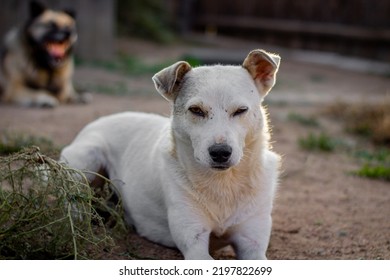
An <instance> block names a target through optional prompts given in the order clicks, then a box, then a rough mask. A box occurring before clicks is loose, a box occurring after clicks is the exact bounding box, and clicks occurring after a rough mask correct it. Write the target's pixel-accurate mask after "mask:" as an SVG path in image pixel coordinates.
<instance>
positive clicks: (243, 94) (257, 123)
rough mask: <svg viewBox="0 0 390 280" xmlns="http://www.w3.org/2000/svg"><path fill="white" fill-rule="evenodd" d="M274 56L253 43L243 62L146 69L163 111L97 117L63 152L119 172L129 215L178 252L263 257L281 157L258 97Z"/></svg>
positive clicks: (77, 161)
mask: <svg viewBox="0 0 390 280" xmlns="http://www.w3.org/2000/svg"><path fill="white" fill-rule="evenodd" d="M279 61H280V58H279V56H277V55H273V54H269V53H267V52H265V51H263V50H254V51H252V52H250V53H249V54H248V56H247V58H246V59H245V61H244V63H243V65H242V66H221V65H216V66H203V67H197V68H191V66H190V65H189V64H188V63H187V62H183V61H181V62H177V63H175V64H173V65H172V66H170V67H167V68H165V69H163V70H162V71H160V72H159V73H157V74H156V75H155V76H154V77H153V81H154V83H155V86H156V88H157V90H158V92H159V93H160V94H161V95H162V96H163V97H165V98H166V99H167V100H168V101H170V102H171V104H172V108H173V112H172V117H171V118H165V117H162V116H157V115H153V114H145V113H120V114H116V115H112V116H108V117H103V118H100V119H99V120H97V121H95V122H93V123H91V124H89V125H88V126H86V127H85V128H84V129H83V130H82V131H81V132H80V133H79V135H78V136H77V137H76V139H75V140H74V142H73V143H72V144H71V145H69V146H68V147H66V148H65V149H64V150H63V152H62V154H61V160H62V161H66V162H68V164H69V165H71V166H72V167H75V168H79V169H88V170H92V171H96V172H97V171H99V170H101V169H102V168H103V169H105V170H106V172H107V174H108V176H109V178H110V179H113V180H121V181H122V182H123V185H122V186H121V187H120V189H119V192H120V194H121V197H122V200H123V202H124V206H125V209H126V213H127V219H128V221H129V222H130V223H131V224H133V225H134V226H135V228H136V230H137V232H138V233H139V234H140V235H142V236H144V237H146V238H148V239H150V240H152V241H154V242H157V243H160V244H163V245H166V246H175V247H177V248H178V249H179V250H180V251H181V252H182V253H183V255H184V257H185V259H210V258H211V256H210V253H209V249H210V250H211V249H215V248H220V247H222V246H225V245H227V244H231V245H232V246H233V248H234V250H235V253H236V255H237V258H239V259H265V258H266V250H267V247H268V243H269V239H270V234H271V224H272V221H271V211H272V204H273V197H274V193H275V189H276V185H277V177H278V169H279V161H280V159H279V156H278V155H277V154H275V153H274V152H272V151H270V147H269V132H268V125H267V116H266V114H265V112H264V109H263V108H262V107H261V103H262V100H263V98H264V96H265V95H266V94H267V93H268V92H269V90H270V89H271V88H272V86H273V85H274V83H275V75H276V72H277V70H278V67H279ZM89 179H91V180H92V179H93V178H92V177H91V178H89Z"/></svg>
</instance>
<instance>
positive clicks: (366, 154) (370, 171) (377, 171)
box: [353, 148, 390, 181]
mask: <svg viewBox="0 0 390 280" xmlns="http://www.w3.org/2000/svg"><path fill="white" fill-rule="evenodd" d="M355 157H357V158H358V159H361V160H362V161H363V162H364V165H363V166H362V167H361V168H360V169H359V170H357V171H355V172H353V173H354V174H356V175H358V176H361V177H366V178H370V179H379V180H386V181H390V150H389V149H386V148H381V149H378V150H376V151H374V152H370V151H366V150H363V151H358V152H356V153H355Z"/></svg>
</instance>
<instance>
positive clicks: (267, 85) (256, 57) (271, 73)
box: [242, 50, 280, 97]
mask: <svg viewBox="0 0 390 280" xmlns="http://www.w3.org/2000/svg"><path fill="white" fill-rule="evenodd" d="M279 63H280V56H278V55H276V54H271V53H268V52H266V51H264V50H253V51H251V52H250V53H249V54H248V56H247V57H246V58H245V60H244V63H243V64H242V66H243V67H244V68H245V69H246V70H248V72H249V74H251V76H252V78H253V80H254V81H255V84H256V87H257V89H258V91H259V92H260V93H261V95H262V96H263V97H264V96H265V95H267V93H268V92H269V91H270V90H271V88H272V87H273V86H274V84H275V80H276V73H277V72H278V69H279Z"/></svg>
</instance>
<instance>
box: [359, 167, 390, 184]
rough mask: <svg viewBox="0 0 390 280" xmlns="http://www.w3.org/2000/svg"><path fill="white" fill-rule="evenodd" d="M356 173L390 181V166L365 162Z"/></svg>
mask: <svg viewBox="0 0 390 280" xmlns="http://www.w3.org/2000/svg"><path fill="white" fill-rule="evenodd" d="M354 174H356V175H358V176H360V177H366V178H370V179H377V180H385V181H390V166H382V165H376V166H371V165H369V164H365V165H364V166H363V167H362V168H360V169H359V170H358V171H355V172H354Z"/></svg>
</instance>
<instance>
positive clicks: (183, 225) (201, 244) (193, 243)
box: [168, 206, 213, 260]
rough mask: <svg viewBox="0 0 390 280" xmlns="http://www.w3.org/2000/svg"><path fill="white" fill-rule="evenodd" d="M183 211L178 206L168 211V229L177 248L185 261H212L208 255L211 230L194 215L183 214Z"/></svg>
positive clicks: (181, 207)
mask: <svg viewBox="0 0 390 280" xmlns="http://www.w3.org/2000/svg"><path fill="white" fill-rule="evenodd" d="M184 209H185V208H183V206H178V207H171V209H169V210H168V221H169V229H170V231H171V235H172V238H173V240H174V242H175V244H176V246H177V248H178V249H179V250H180V252H181V253H182V254H183V255H184V259H186V260H211V259H213V258H212V257H211V256H210V254H209V242H210V233H211V230H209V229H207V228H205V226H204V225H203V224H202V222H200V221H199V217H197V216H196V215H194V213H183V211H184ZM184 212H185V211H184Z"/></svg>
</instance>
